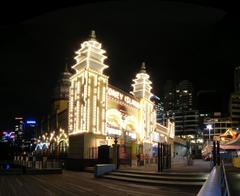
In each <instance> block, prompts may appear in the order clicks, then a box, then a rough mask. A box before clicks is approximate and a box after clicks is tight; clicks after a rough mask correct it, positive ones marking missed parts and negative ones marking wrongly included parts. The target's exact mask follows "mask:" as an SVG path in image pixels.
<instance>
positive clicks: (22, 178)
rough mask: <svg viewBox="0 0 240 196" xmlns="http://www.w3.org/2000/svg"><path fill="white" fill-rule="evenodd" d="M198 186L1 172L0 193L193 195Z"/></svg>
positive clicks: (3, 195)
mask: <svg viewBox="0 0 240 196" xmlns="http://www.w3.org/2000/svg"><path fill="white" fill-rule="evenodd" d="M198 191H199V188H192V187H189V188H182V187H178V186H171V187H169V186H168V187H165V186H147V185H144V184H142V185H139V184H134V183H128V182H118V181H112V180H107V179H101V178H100V179H99V178H95V177H94V175H93V174H92V173H87V172H73V171H63V174H51V175H0V196H32V195H34V196H38V195H39V196H43V195H44V196H72V195H76V196H77V195H84V196H90V195H104V196H108V195H109V196H110V195H111V196H112V195H114V196H122V195H128V196H131V195H138V196H145V195H146V196H147V195H150V196H159V195H161V196H179V195H184V196H193V195H196V193H197V192H198Z"/></svg>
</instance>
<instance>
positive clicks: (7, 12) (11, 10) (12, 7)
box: [0, 0, 237, 26]
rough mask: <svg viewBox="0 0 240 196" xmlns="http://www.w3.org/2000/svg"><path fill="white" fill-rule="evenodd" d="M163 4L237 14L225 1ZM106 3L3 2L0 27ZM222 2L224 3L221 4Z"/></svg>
mask: <svg viewBox="0 0 240 196" xmlns="http://www.w3.org/2000/svg"><path fill="white" fill-rule="evenodd" d="M164 1H165V2H183V3H189V4H194V5H199V6H206V7H212V8H216V9H220V10H224V11H227V12H230V13H237V4H236V2H237V1H236V2H233V1H231V2H227V1H202V0H195V1H192V0H180V1H176V0H164ZM106 2H113V1H112V0H81V1H58V2H52V3H51V4H50V3H49V1H38V2H35V1H29V2H23V1H21V2H14V3H12V2H11V3H10V2H9V3H7V2H5V3H4V5H1V6H0V25H1V26H5V25H12V24H18V23H21V22H23V21H25V20H29V19H31V18H34V17H36V16H40V15H42V14H44V13H48V12H52V11H56V10H61V9H63V8H68V7H74V6H81V5H86V4H93V3H106ZM114 2H122V3H126V4H127V3H129V2H133V3H136V6H137V4H138V3H139V1H135V0H132V1H127V0H115V1H114ZM146 2H147V3H151V0H150V1H146ZM223 2H224V3H223Z"/></svg>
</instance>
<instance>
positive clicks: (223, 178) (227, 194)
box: [221, 160, 230, 196]
mask: <svg viewBox="0 0 240 196" xmlns="http://www.w3.org/2000/svg"><path fill="white" fill-rule="evenodd" d="M221 191H222V195H224V196H230V192H229V187H228V181H227V176H226V171H225V166H224V161H223V160H222V165H221Z"/></svg>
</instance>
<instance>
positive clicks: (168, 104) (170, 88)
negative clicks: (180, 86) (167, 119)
mask: <svg viewBox="0 0 240 196" xmlns="http://www.w3.org/2000/svg"><path fill="white" fill-rule="evenodd" d="M163 96H164V100H163V106H164V109H165V111H172V110H174V109H175V83H174V82H173V81H172V80H167V82H166V84H165V85H164V95H163Z"/></svg>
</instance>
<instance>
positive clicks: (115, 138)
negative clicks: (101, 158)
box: [114, 135, 119, 169]
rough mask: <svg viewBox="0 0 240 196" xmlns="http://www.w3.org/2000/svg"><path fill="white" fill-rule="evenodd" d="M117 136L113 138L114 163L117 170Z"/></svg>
mask: <svg viewBox="0 0 240 196" xmlns="http://www.w3.org/2000/svg"><path fill="white" fill-rule="evenodd" d="M117 143H118V136H117V135H115V136H114V163H115V164H116V169H118V168H119V163H118V144H117Z"/></svg>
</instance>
